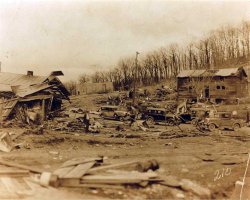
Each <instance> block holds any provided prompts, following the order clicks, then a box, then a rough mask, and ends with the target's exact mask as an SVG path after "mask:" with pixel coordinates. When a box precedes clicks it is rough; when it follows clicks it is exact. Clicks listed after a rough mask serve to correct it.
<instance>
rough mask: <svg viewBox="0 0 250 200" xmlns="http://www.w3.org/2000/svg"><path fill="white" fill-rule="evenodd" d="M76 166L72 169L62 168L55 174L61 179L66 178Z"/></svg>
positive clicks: (71, 167)
mask: <svg viewBox="0 0 250 200" xmlns="http://www.w3.org/2000/svg"><path fill="white" fill-rule="evenodd" d="M74 168H75V166H70V167H62V168H59V169H57V170H55V171H54V172H53V174H55V175H57V176H58V177H59V178H62V177H64V176H66V174H68V173H69V172H70V171H71V170H73V169H74Z"/></svg>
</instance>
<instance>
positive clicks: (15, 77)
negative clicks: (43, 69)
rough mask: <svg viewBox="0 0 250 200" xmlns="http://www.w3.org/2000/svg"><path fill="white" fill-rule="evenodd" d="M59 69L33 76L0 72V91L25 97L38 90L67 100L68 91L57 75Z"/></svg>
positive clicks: (59, 73)
mask: <svg viewBox="0 0 250 200" xmlns="http://www.w3.org/2000/svg"><path fill="white" fill-rule="evenodd" d="M61 75H63V73H62V72H61V71H55V72H51V74H50V75H49V76H34V75H23V74H14V73H8V72H1V73H0V93H1V94H2V95H3V94H4V93H6V94H8V95H12V96H16V97H21V98H23V97H27V96H30V95H36V94H37V93H39V92H46V93H47V94H53V95H58V96H60V97H61V98H62V99H67V100H69V98H68V96H69V92H68V91H67V89H66V88H65V86H64V85H63V84H62V82H61V81H60V80H59V78H58V77H57V76H61Z"/></svg>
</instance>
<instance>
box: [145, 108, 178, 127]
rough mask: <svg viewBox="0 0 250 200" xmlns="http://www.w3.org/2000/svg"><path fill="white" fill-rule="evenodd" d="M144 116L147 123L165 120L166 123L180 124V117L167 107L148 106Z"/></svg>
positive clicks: (171, 124)
mask: <svg viewBox="0 0 250 200" xmlns="http://www.w3.org/2000/svg"><path fill="white" fill-rule="evenodd" d="M143 118H144V119H145V120H146V122H147V124H154V123H155V122H164V123H166V125H169V126H174V125H179V124H180V119H179V118H178V117H177V116H176V115H174V114H172V113H169V111H168V110H167V109H165V108H154V107H148V108H147V109H146V111H145V113H144V114H143Z"/></svg>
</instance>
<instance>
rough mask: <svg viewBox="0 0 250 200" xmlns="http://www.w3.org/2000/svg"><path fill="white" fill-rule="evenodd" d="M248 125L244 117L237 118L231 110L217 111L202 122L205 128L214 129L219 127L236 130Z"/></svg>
mask: <svg viewBox="0 0 250 200" xmlns="http://www.w3.org/2000/svg"><path fill="white" fill-rule="evenodd" d="M245 125H246V122H245V121H244V120H242V119H236V118H234V116H233V115H232V113H231V112H217V113H216V114H215V115H214V116H212V117H207V118H205V119H204V120H202V121H201V122H200V126H201V127H202V128H203V129H208V130H210V131H213V130H215V129H217V128H219V129H225V128H227V129H232V130H234V131H236V130H238V129H239V128H241V127H243V126H245Z"/></svg>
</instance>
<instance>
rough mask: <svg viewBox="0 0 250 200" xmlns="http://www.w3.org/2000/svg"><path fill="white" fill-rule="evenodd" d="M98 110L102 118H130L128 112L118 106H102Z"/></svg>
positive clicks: (121, 119) (120, 119) (122, 119)
mask: <svg viewBox="0 0 250 200" xmlns="http://www.w3.org/2000/svg"><path fill="white" fill-rule="evenodd" d="M99 112H100V116H101V117H102V118H104V119H115V120H119V121H124V120H126V119H129V118H130V113H129V112H127V111H124V110H122V109H121V108H120V107H119V106H111V105H106V106H102V107H101V108H100V110H99Z"/></svg>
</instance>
